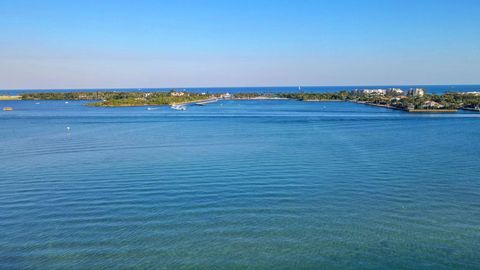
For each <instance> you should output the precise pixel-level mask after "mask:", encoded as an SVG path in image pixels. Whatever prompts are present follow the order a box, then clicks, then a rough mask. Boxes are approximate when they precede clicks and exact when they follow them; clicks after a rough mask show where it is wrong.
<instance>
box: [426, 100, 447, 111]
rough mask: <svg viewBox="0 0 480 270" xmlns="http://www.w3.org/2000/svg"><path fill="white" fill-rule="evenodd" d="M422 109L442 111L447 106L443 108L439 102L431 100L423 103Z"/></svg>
mask: <svg viewBox="0 0 480 270" xmlns="http://www.w3.org/2000/svg"><path fill="white" fill-rule="evenodd" d="M422 107H423V108H424V109H442V108H443V107H445V106H443V105H442V104H440V103H438V102H435V101H431V100H429V101H425V102H424V103H423V105H422Z"/></svg>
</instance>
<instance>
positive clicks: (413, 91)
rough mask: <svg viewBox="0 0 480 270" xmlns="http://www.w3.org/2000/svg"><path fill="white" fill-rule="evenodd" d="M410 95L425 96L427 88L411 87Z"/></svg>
mask: <svg viewBox="0 0 480 270" xmlns="http://www.w3.org/2000/svg"><path fill="white" fill-rule="evenodd" d="M408 95H409V96H412V97H423V96H424V95H425V89H423V88H410V90H408Z"/></svg>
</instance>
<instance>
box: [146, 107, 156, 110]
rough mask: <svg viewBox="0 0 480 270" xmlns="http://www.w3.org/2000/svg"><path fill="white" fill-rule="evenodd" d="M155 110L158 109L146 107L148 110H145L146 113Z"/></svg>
mask: <svg viewBox="0 0 480 270" xmlns="http://www.w3.org/2000/svg"><path fill="white" fill-rule="evenodd" d="M156 109H158V108H152V107H148V108H147V111H153V110H156Z"/></svg>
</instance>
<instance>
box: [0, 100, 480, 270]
mask: <svg viewBox="0 0 480 270" xmlns="http://www.w3.org/2000/svg"><path fill="white" fill-rule="evenodd" d="M36 103H37V101H0V107H5V106H11V107H14V111H10V112H3V111H2V112H0V141H1V147H0V187H1V188H0V269H112V268H125V269H127V268H135V269H478V268H479V267H480V176H479V173H480V155H479V153H480V143H479V138H480V114H479V113H468V112H459V113H456V114H409V113H405V112H401V111H392V110H388V109H383V108H376V107H369V106H365V105H360V104H352V103H343V102H311V103H308V102H298V101H284V100H278V101H220V102H217V103H213V104H210V105H208V106H203V107H200V106H199V107H195V106H189V107H188V109H187V110H186V111H174V110H171V109H170V108H168V107H156V109H155V110H146V108H145V107H132V108H95V107H86V106H83V104H84V103H85V102H78V101H75V102H69V103H65V102H63V101H40V104H36ZM67 127H69V129H67Z"/></svg>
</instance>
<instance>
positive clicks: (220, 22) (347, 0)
mask: <svg viewBox="0 0 480 270" xmlns="http://www.w3.org/2000/svg"><path fill="white" fill-rule="evenodd" d="M477 83H480V1H478V0H398V1H397V0H335V1H333V0H324V1H322V0H312V1H306V0H305V1H302V0H291V1H282V0H272V1H262V0H237V1H228V0H223V1H209V0H191V1H181V0H178V1H153V0H152V1H140V0H129V1H121V0H115V1H113V0H112V1H108V0H102V1H88V0H77V1H73V0H72V1H68V0H64V1H50V0H37V1H22V0H0V88H2V89H22V88H103V87H109V88H115V87H135V88H137V87H141V88H146V87H206V86H212V87H214V86H296V85H379V84H477Z"/></svg>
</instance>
